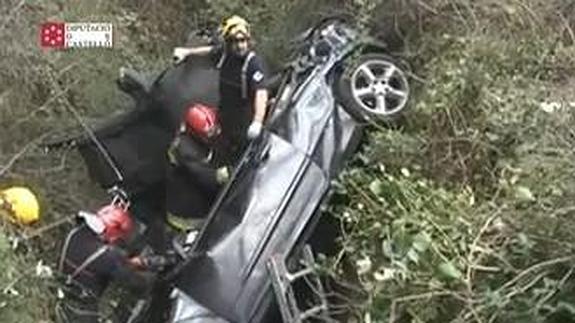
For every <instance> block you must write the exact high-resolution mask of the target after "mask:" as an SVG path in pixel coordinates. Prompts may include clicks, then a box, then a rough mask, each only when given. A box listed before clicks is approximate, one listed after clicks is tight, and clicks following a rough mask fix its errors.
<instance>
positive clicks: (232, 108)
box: [174, 16, 268, 162]
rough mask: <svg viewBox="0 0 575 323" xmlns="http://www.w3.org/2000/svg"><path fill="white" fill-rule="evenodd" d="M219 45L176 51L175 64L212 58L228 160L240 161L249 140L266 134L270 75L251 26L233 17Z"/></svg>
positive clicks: (225, 24)
mask: <svg viewBox="0 0 575 323" xmlns="http://www.w3.org/2000/svg"><path fill="white" fill-rule="evenodd" d="M219 36H220V41H218V42H217V44H216V45H210V46H200V47H193V48H185V47H177V48H175V49H174V61H175V62H176V63H179V62H181V61H183V60H184V59H185V58H186V57H188V56H193V55H210V56H211V57H213V58H214V62H216V66H217V68H218V69H219V70H220V81H219V96H220V104H219V108H220V112H219V113H220V118H221V123H222V136H223V139H224V140H225V143H226V144H225V145H224V147H225V148H226V150H227V152H228V153H227V155H228V160H229V161H230V162H235V161H237V159H238V157H240V155H241V152H242V151H243V149H244V148H245V146H246V144H247V142H248V140H250V139H254V138H256V137H257V136H259V134H260V133H261V131H262V127H263V122H264V119H265V116H266V109H267V105H268V90H267V88H266V72H265V68H264V64H263V60H262V59H261V57H260V56H259V55H258V54H256V52H255V51H254V50H253V42H252V34H251V31H250V25H249V23H248V22H247V21H246V20H245V19H244V18H242V17H239V16H231V17H229V18H227V19H225V20H224V21H223V22H222V24H221V25H220V27H219Z"/></svg>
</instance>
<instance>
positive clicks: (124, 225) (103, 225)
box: [58, 202, 166, 323]
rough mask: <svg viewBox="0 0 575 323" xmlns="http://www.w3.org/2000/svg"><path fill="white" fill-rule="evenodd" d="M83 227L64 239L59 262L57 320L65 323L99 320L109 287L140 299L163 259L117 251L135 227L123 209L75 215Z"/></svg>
mask: <svg viewBox="0 0 575 323" xmlns="http://www.w3.org/2000/svg"><path fill="white" fill-rule="evenodd" d="M79 216H80V217H81V218H83V220H84V221H82V222H81V223H80V225H79V226H77V227H75V228H74V229H73V230H72V231H71V232H70V233H69V234H68V236H67V238H66V240H65V242H64V247H63V249H62V254H61V256H60V261H59V271H60V273H61V274H63V279H64V285H63V287H64V288H63V289H62V290H61V292H62V293H59V294H61V295H59V296H60V297H61V298H62V299H61V301H60V302H59V307H58V308H59V319H60V320H61V321H63V322H70V323H96V322H99V320H100V314H99V311H98V301H99V298H100V296H101V295H102V294H103V293H104V290H105V289H106V287H107V286H108V285H109V283H110V282H112V281H117V282H119V283H120V284H122V285H124V286H126V287H128V288H129V289H131V290H132V291H134V292H136V293H139V294H140V295H145V294H146V293H147V292H149V291H150V289H151V288H152V286H153V283H154V281H155V274H154V273H153V272H152V271H147V270H143V269H148V268H152V267H156V268H157V267H158V266H161V265H166V263H165V258H163V257H157V256H150V257H138V256H137V257H133V258H130V257H129V255H128V254H127V252H126V251H125V250H123V249H121V248H120V245H121V244H122V243H123V242H125V241H127V240H128V239H129V238H130V236H131V235H133V234H134V222H133V220H132V218H131V217H130V215H129V213H128V211H127V210H126V208H125V207H124V206H123V205H122V204H118V203H115V202H114V203H112V204H110V205H108V206H105V207H103V208H102V209H100V210H99V211H98V213H97V214H92V213H87V212H80V214H79Z"/></svg>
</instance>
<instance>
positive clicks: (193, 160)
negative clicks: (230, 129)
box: [166, 103, 229, 230]
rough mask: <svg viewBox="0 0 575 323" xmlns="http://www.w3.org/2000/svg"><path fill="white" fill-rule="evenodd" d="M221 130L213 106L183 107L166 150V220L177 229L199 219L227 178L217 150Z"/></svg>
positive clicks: (185, 227) (190, 225) (225, 168)
mask: <svg viewBox="0 0 575 323" xmlns="http://www.w3.org/2000/svg"><path fill="white" fill-rule="evenodd" d="M221 131H222V130H221V127H220V123H219V119H218V114H217V111H216V109H215V108H213V107H209V106H207V105H204V104H201V103H195V104H191V105H190V106H189V107H188V108H187V109H186V110H185V113H184V116H183V120H182V123H181V126H180V128H179V130H178V133H177V134H176V136H175V139H174V140H173V142H172V145H171V146H170V149H169V150H168V158H169V160H170V165H171V167H169V170H168V176H167V178H168V185H167V194H166V197H167V203H166V204H167V209H168V223H170V224H171V225H172V226H174V227H176V228H178V229H182V230H189V229H192V228H193V227H196V226H197V225H195V224H199V223H200V222H201V219H202V218H204V216H205V215H206V213H207V211H208V209H209V207H210V206H211V204H212V203H213V201H214V199H215V196H216V194H217V192H218V191H219V189H220V187H221V185H222V184H223V183H224V182H225V181H226V180H227V179H228V177H229V171H228V168H227V167H226V166H225V165H223V164H222V158H220V157H221V155H220V153H219V151H218V150H217V149H216V147H217V145H216V142H217V141H218V140H219V136H220V134H221ZM194 223H195V224H194Z"/></svg>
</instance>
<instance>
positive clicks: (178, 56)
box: [172, 47, 190, 65]
mask: <svg viewBox="0 0 575 323" xmlns="http://www.w3.org/2000/svg"><path fill="white" fill-rule="evenodd" d="M189 53H190V51H189V49H188V48H185V47H176V48H174V54H173V55H172V56H173V60H174V64H176V65H177V64H180V63H181V62H182V61H183V60H184V59H185V58H186V57H187V56H188V55H189Z"/></svg>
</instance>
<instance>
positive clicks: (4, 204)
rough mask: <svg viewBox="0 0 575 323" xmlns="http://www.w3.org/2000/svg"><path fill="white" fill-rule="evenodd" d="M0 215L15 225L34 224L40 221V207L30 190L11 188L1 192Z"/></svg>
mask: <svg viewBox="0 0 575 323" xmlns="http://www.w3.org/2000/svg"><path fill="white" fill-rule="evenodd" d="M0 215H3V216H6V217H7V218H8V219H9V220H10V221H12V222H15V223H19V224H32V223H34V222H36V221H38V220H39V219H40V205H39V204H38V199H37V198H36V195H34V193H33V192H32V191H31V190H30V189H28V188H26V187H11V188H8V189H5V190H2V191H0Z"/></svg>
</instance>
